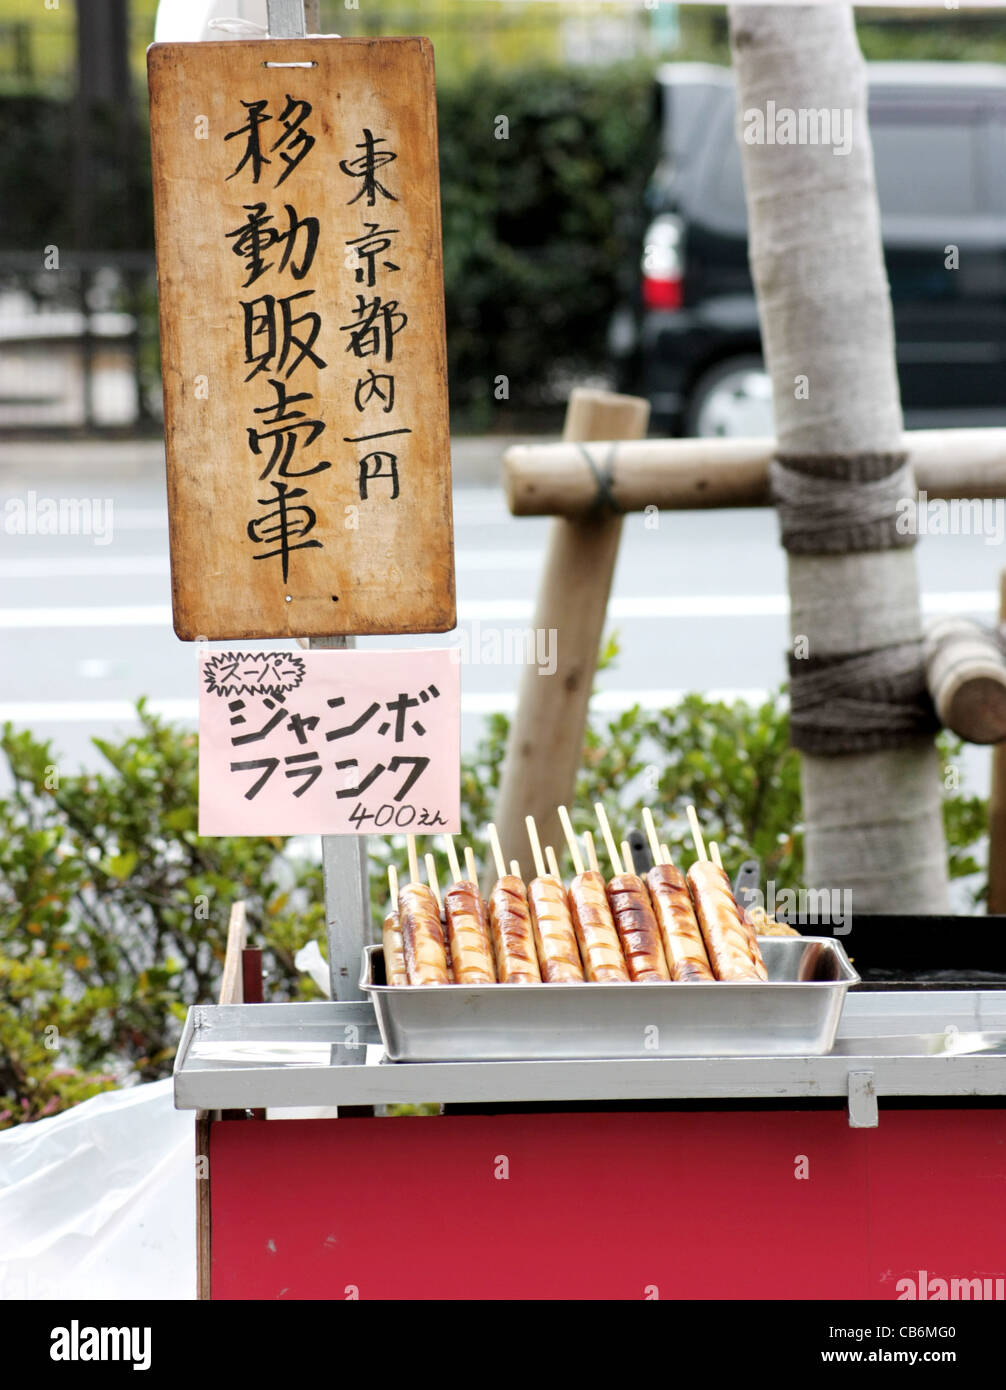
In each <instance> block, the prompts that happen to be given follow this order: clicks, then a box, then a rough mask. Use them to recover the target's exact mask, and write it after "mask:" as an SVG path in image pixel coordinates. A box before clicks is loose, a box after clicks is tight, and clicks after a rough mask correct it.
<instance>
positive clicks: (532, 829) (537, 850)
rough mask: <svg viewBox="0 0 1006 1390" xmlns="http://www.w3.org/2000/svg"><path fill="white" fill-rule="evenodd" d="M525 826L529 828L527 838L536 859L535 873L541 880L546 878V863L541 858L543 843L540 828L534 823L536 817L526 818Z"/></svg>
mask: <svg viewBox="0 0 1006 1390" xmlns="http://www.w3.org/2000/svg"><path fill="white" fill-rule="evenodd" d="M524 824H525V825H526V826H527V838H528V839H529V840H530V841H531V854H532V856H533V858H534V871H535V873H536V874H537V875H538V877H539V878H544V877H545V861H544V859H542V857H541V841H540V840H539V839H538V827H537V826H536V825H535V823H534V816H525V817H524Z"/></svg>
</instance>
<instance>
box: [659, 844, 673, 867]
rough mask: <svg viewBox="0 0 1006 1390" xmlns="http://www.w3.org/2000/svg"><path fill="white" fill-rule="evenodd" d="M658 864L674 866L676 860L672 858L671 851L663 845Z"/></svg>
mask: <svg viewBox="0 0 1006 1390" xmlns="http://www.w3.org/2000/svg"><path fill="white" fill-rule="evenodd" d="M657 863H658V864H673V863H674V860H673V859H672V858H671V851H670V850H669V849H668V848H667V846H666V845H661V846H660V857H659V858H658V860H657Z"/></svg>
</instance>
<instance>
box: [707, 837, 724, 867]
mask: <svg viewBox="0 0 1006 1390" xmlns="http://www.w3.org/2000/svg"><path fill="white" fill-rule="evenodd" d="M709 857H710V859H711V860H712V861H713V863H714V864H715V865H716V867H717V869H722V868H723V860H722V859H721V858H720V847H719V845H718V844H717V843H716V841H715V840H710V841H709Z"/></svg>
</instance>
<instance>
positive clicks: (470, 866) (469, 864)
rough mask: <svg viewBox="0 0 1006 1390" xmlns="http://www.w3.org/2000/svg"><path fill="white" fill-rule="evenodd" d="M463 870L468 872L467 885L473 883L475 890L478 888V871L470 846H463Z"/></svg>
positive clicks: (473, 852)
mask: <svg viewBox="0 0 1006 1390" xmlns="http://www.w3.org/2000/svg"><path fill="white" fill-rule="evenodd" d="M465 868H466V869H467V870H468V881H469V883H474V885H475V887H476V888H477V887H478V886H479V871H478V866H477V864H476V863H475V851H474V850H473V849H472V847H471V845H465Z"/></svg>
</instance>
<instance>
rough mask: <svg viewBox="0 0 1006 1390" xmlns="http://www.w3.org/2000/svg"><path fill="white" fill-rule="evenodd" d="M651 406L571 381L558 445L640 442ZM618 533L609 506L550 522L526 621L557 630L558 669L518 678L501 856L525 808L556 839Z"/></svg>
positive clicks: (517, 837)
mask: <svg viewBox="0 0 1006 1390" xmlns="http://www.w3.org/2000/svg"><path fill="white" fill-rule="evenodd" d="M649 412H650V407H649V403H648V402H647V401H644V400H640V399H638V398H637V397H635V396H616V395H613V394H611V393H610V392H607V391H588V390H583V389H579V388H578V389H576V390H574V391H573V392H572V393H571V394H570V398H569V404H568V406H567V408H566V423H565V428H564V430H563V439H564V440H565V441H566V443H565V445H564V446H563V447H565V448H568V449H571V450H572V452H573V453H577V441H585V440H591V439H602V438H603V439H633V440H635V439H640V438H642V436H643V435H644V434H645V433H646V426H647V422H648V420H649ZM581 461H582V457H581ZM602 463H603V459H602ZM583 466H584V467H585V468H588V465H587V464H586V463H584V465H583ZM588 471H589V468H588ZM546 510H562V509H561V508H559V509H555V508H546ZM621 535H622V518H621V516H619V515H618V514H617V513H616V512H612V511H611V510H608V511H605V512H603V513H595V514H593V515H591V516H583V515H581V516H578V517H576V518H575V519H567V518H565V517H558V516H557V517H556V519H555V520H554V521H553V522H552V530H551V534H550V537H549V543H548V550H547V553H546V556H545V565H544V568H543V571H542V577H541V582H540V586H539V589H538V600H537V604H536V606H535V616H534V626H535V629H536V630H537V629H543V630H544V631H546V632H548V631H551V630H553V629H554V630H555V632H556V634H557V641H556V669H555V672H554V673H553V674H552V675H551V676H550V677H549V676H543V675H540V674H539V671H538V668H537V667H535V666H533V665H529V666H526V667H525V668H524V671H523V674H522V676H521V682H520V691H519V696H518V702H517V712H516V714H515V715H514V719H513V723H512V724H511V726H510V737H509V740H508V743H507V751H506V758H505V761H504V764H503V773H502V778H501V782H500V790H499V799H498V801H497V806H496V825H497V827H498V829H499V834H500V840H501V842H502V844H503V851H504V854H505V855H506V856H507V858H510V857H512V856H513V855H514V854H516V853H518V852H519V851H520V850H521V849H522V848H523V844H524V817H525V816H527V815H532V816H534V818H535V822H536V823H537V825H538V828H539V832H540V834H541V838H542V840H543V841H544V842H545V843H546V844H549V843H555V842H556V838H557V836H558V835H559V833H560V830H559V822H558V819H557V813H556V807H557V806H558V805H559V804H560V803H562V802H567V801H571V800H572V797H573V788H574V783H575V781H576V773H577V769H578V768H579V766H580V757H581V754H582V752H583V732H584V728H585V726H586V723H587V705H588V702H589V700H590V692H591V687H592V686H593V684H594V672H595V671H596V669H597V653H598V649H599V647H600V643H601V637H602V634H603V630H604V618H605V613H606V611H607V607H608V594H609V592H610V589H611V580H612V575H613V574H614V571H615V561H616V560H617V558H618V543H619V540H620V539H621Z"/></svg>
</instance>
